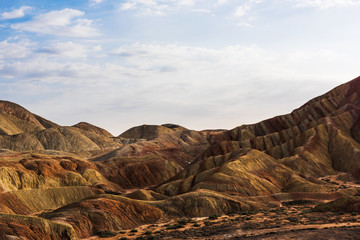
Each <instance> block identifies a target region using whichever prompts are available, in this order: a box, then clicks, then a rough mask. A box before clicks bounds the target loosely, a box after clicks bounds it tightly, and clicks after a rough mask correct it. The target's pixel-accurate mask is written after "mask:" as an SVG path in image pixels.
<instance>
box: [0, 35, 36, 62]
mask: <svg viewBox="0 0 360 240" xmlns="http://www.w3.org/2000/svg"><path fill="white" fill-rule="evenodd" d="M32 45H33V44H32V43H31V42H30V41H28V40H22V41H18V42H9V41H8V40H5V41H2V42H0V59H16V58H25V57H27V56H29V55H30V53H31V49H30V47H31V46H32Z"/></svg>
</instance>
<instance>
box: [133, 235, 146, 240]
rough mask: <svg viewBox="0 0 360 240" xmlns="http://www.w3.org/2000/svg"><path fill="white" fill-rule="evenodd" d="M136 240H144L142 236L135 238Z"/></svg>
mask: <svg viewBox="0 0 360 240" xmlns="http://www.w3.org/2000/svg"><path fill="white" fill-rule="evenodd" d="M135 239H136V240H145V238H144V237H142V236H140V237H137V238H135Z"/></svg>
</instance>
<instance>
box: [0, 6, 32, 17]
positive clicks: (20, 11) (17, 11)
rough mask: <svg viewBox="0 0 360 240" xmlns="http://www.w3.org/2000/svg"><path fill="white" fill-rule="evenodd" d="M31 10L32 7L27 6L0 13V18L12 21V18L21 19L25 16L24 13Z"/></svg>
mask: <svg viewBox="0 0 360 240" xmlns="http://www.w3.org/2000/svg"><path fill="white" fill-rule="evenodd" d="M31 9H33V8H32V7H29V6H22V7H20V8H18V9H15V10H13V11H11V12H3V13H0V18H1V19H14V18H22V17H24V16H25V13H26V12H28V11H30V10H31Z"/></svg>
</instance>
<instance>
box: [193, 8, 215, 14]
mask: <svg viewBox="0 0 360 240" xmlns="http://www.w3.org/2000/svg"><path fill="white" fill-rule="evenodd" d="M191 11H192V12H198V13H211V10H209V9H203V8H195V9H193V10H191Z"/></svg>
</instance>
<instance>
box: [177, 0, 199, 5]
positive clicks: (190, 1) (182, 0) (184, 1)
mask: <svg viewBox="0 0 360 240" xmlns="http://www.w3.org/2000/svg"><path fill="white" fill-rule="evenodd" d="M177 2H178V3H177V4H178V5H179V6H194V5H195V1H194V0H178V1H177Z"/></svg>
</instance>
